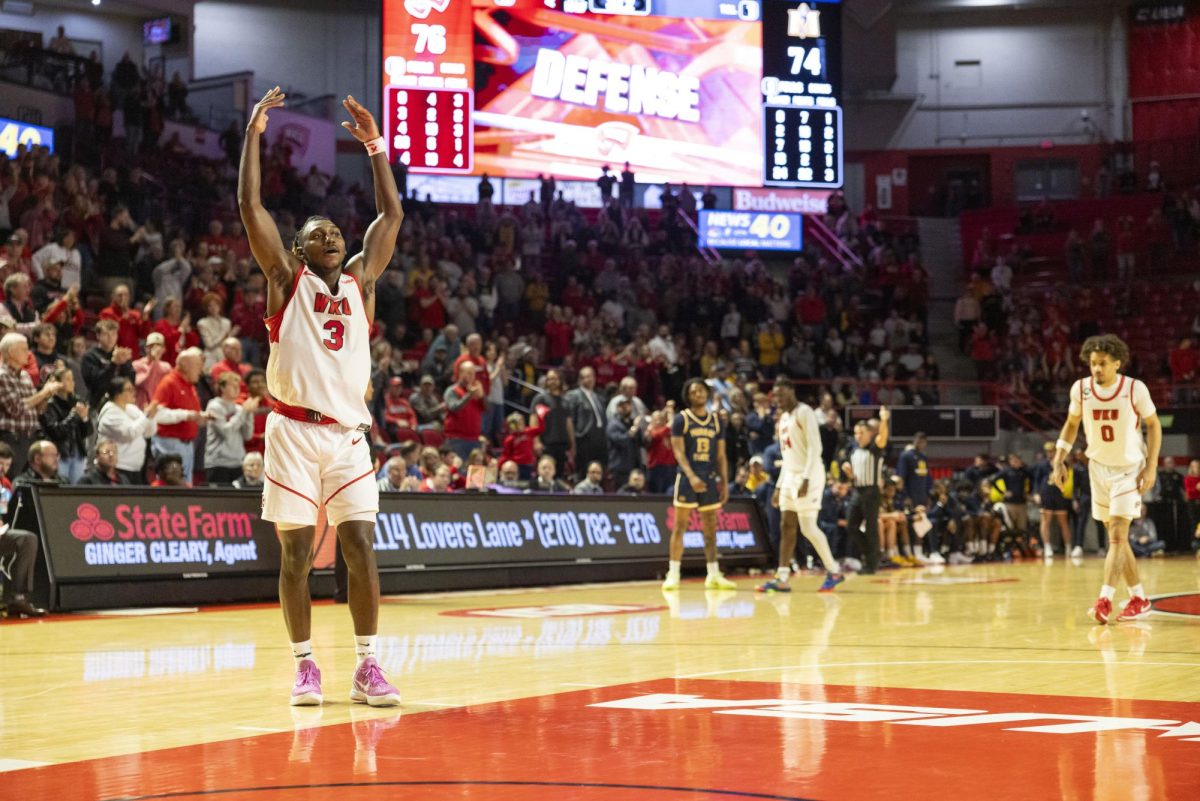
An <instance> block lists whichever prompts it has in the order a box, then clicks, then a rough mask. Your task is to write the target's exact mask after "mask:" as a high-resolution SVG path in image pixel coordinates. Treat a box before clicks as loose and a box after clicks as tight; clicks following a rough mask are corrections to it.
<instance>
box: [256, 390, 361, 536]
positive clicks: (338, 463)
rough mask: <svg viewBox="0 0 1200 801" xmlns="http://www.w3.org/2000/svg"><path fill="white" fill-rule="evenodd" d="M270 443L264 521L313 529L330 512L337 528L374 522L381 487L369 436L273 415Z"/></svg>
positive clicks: (269, 423) (269, 421) (269, 425)
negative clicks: (321, 513) (355, 522)
mask: <svg viewBox="0 0 1200 801" xmlns="http://www.w3.org/2000/svg"><path fill="white" fill-rule="evenodd" d="M265 440H266V451H265V453H264V454H263V463H264V467H265V472H264V477H263V515H262V516H263V520H270V521H271V522H273V523H284V524H287V525H291V526H312V525H316V522H317V510H318V508H319V507H320V506H324V507H325V516H326V519H327V520H328V521H329V522H330V523H332V524H333V525H334V526H337V525H339V524H341V523H344V522H346V521H348V520H363V521H368V522H374V520H375V516H376V514H377V513H378V512H379V485H378V484H377V483H376V482H375V468H374V466H373V465H372V463H371V443H370V439H369V437H368V436H367V435H366V434H364V433H363V432H361V431H359V430H358V429H355V428H346V427H345V426H342V425H338V424H336V423H335V424H333V425H317V424H315V423H302V422H300V421H298V420H292V419H290V418H288V417H284V416H283V415H281V414H274V413H272V414H271V416H270V417H268V418H267V428H266V432H265Z"/></svg>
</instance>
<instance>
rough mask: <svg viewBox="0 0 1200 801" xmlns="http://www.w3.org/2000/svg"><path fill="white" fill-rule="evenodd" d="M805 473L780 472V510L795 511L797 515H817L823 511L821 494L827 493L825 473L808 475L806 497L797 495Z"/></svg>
mask: <svg viewBox="0 0 1200 801" xmlns="http://www.w3.org/2000/svg"><path fill="white" fill-rule="evenodd" d="M804 478H805V477H804V475H803V474H801V473H793V472H791V471H788V470H784V471H783V472H781V473H780V474H779V511H781V512H795V513H796V514H797V515H800V516H804V515H815V514H817V513H818V512H820V511H821V496H822V495H823V494H824V493H825V475H824V474H823V473H822V474H820V475H817V474H814V475H811V476H808V491H807V492H805V493H804V497H802V498H798V497H796V492H797V491H798V490H799V489H800V485H801V484H803V483H804Z"/></svg>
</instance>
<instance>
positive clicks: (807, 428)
mask: <svg viewBox="0 0 1200 801" xmlns="http://www.w3.org/2000/svg"><path fill="white" fill-rule="evenodd" d="M800 424H801V425H802V426H804V438H805V441H806V444H807V448H806V450H807V452H808V463H807V464H806V465H805V466H804V475H805V476H812V475H816V474H817V473H822V474H823V473H824V472H825V470H824V469H823V468H822V465H821V426H820V424H819V423H817V414H816V412H814V411H813V410H812V407H811V406H809V405H808V404H807V403H806V404H804V405H802V406H801V407H800Z"/></svg>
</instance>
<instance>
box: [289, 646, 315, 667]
mask: <svg viewBox="0 0 1200 801" xmlns="http://www.w3.org/2000/svg"><path fill="white" fill-rule="evenodd" d="M292 658H294V659H295V660H296V666H297V667H299V665H300V662H301V661H302V660H304V659H312V640H305V641H304V642H294V643H292Z"/></svg>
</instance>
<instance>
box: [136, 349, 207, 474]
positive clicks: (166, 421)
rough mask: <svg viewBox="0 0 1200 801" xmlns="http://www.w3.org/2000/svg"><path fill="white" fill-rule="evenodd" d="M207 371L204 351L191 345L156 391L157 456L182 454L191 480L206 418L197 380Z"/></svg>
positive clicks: (153, 446) (154, 447) (154, 441)
mask: <svg viewBox="0 0 1200 801" xmlns="http://www.w3.org/2000/svg"><path fill="white" fill-rule="evenodd" d="M203 371H204V352H203V351H202V350H200V349H199V348H189V349H188V350H185V351H184V352H183V353H181V354H179V358H178V359H176V360H175V369H174V370H172V371H171V372H170V373H168V374H167V376H166V377H165V378H163V380H162V381H161V382H159V385H158V389H157V390H155V392H154V401H155V403H157V404H158V407H159V408H158V414H157V415H156V416H155V420H156V421H157V422H158V433H157V434H155V435H154V438H153V439H152V440H151V441H150V450H151V452H152V453H153V454H154V458H155V459H159V458H161V457H162V456H163V455H165V454H170V453H174V454H178V455H179V458H180V459H181V460H182V463H183V477H184V481H185V482H186V483H188V484H190V483H191V478H192V470H193V467H194V465H195V444H196V435H197V434H199V433H200V426H202V425H204V423H205V420H206V418H205V417H204V414H203V412H201V411H200V396H199V394H197V392H196V382H197V381H199V380H200V375H201V373H202V372H203Z"/></svg>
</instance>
